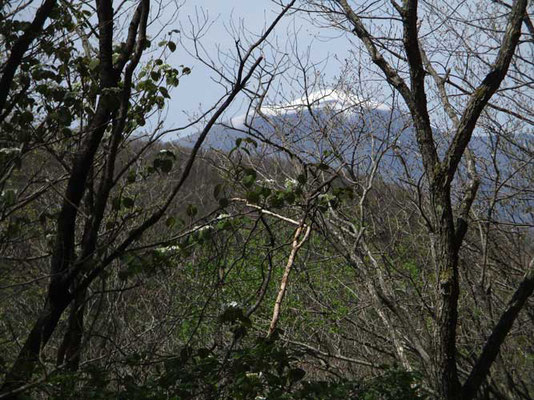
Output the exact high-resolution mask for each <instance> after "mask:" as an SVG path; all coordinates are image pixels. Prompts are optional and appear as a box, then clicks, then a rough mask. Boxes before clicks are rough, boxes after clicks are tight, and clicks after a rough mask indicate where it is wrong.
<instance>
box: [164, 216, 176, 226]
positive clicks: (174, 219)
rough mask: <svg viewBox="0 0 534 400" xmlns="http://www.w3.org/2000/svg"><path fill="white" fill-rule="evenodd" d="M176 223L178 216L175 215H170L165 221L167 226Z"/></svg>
mask: <svg viewBox="0 0 534 400" xmlns="http://www.w3.org/2000/svg"><path fill="white" fill-rule="evenodd" d="M175 224H176V218H174V217H169V218H167V221H165V225H167V227H169V228H172V227H173V226H174V225H175Z"/></svg>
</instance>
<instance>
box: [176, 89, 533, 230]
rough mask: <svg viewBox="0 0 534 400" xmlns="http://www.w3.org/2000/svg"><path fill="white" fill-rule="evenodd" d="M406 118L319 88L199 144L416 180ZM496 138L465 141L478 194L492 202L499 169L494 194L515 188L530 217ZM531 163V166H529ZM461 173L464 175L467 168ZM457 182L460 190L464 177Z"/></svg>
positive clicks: (438, 135) (440, 141) (523, 186)
mask: <svg viewBox="0 0 534 400" xmlns="http://www.w3.org/2000/svg"><path fill="white" fill-rule="evenodd" d="M410 121H411V120H410V118H409V116H408V115H407V114H406V113H405V112H403V111H402V110H400V109H392V108H391V107H389V106H388V105H386V104H382V103H378V102H375V101H373V100H371V99H362V98H359V97H357V96H353V95H351V94H350V93H347V92H344V91H340V90H321V91H317V92H313V93H310V94H307V95H304V96H302V97H300V98H297V99H295V100H293V101H290V102H287V103H284V104H271V105H263V106H261V107H257V108H256V109H254V110H251V111H250V112H249V113H248V114H246V115H242V116H239V117H236V118H232V119H231V120H229V121H226V122H223V123H221V124H218V125H217V126H215V127H214V128H213V129H212V131H211V132H210V133H209V135H208V137H207V138H206V140H205V142H204V144H203V147H204V148H213V149H217V150H222V151H230V150H231V149H233V148H235V147H236V144H237V143H238V142H239V143H240V145H241V146H247V149H248V150H249V151H250V152H257V153H258V154H262V155H275V154H276V155H282V154H288V152H285V151H282V148H283V149H285V150H288V151H289V152H290V153H291V154H293V155H294V156H296V157H298V158H299V159H301V160H302V161H304V162H308V163H318V162H324V163H327V164H329V165H331V166H341V165H345V166H348V167H350V168H352V169H353V171H354V172H355V173H356V174H368V173H369V172H370V170H371V168H373V166H374V164H375V163H376V162H379V164H380V169H379V173H380V175H381V177H382V178H383V179H385V180H390V181H395V182H398V181H399V178H402V180H403V181H405V182H406V180H407V179H408V180H412V182H417V181H419V178H420V177H421V175H422V163H421V159H420V154H419V152H418V150H417V145H416V143H415V135H414V131H413V127H412V125H411V122H410ZM197 138H198V134H193V135H190V136H188V137H186V138H182V139H180V140H179V141H178V143H179V144H180V145H182V146H191V145H192V144H194V142H195V141H196V139H197ZM240 138H241V139H245V138H249V139H253V140H254V142H255V145H254V146H253V145H252V144H250V143H248V142H247V141H244V140H238V139H240ZM494 139H495V138H493V137H490V136H474V137H473V138H472V140H471V142H470V148H471V149H472V150H473V152H474V154H475V157H476V159H477V168H478V171H479V174H480V175H481V179H482V185H481V187H480V189H479V199H481V200H482V199H484V198H486V199H488V202H489V201H490V200H489V199H490V198H491V197H492V196H493V195H494V190H495V187H496V184H495V181H494V176H496V175H498V176H499V177H500V179H504V178H503V177H505V176H510V179H509V180H508V181H507V182H506V185H501V186H500V189H499V190H500V191H501V192H500V194H498V197H503V198H504V197H510V198H511V197H513V196H510V195H511V194H513V193H522V194H521V195H520V198H521V200H520V201H519V203H521V204H518V206H517V208H516V211H514V212H513V214H514V215H512V217H513V218H516V217H518V216H519V217H521V219H524V218H526V219H527V220H530V221H532V220H533V215H532V213H531V212H528V213H526V214H525V213H524V212H523V211H522V209H525V207H526V208H527V209H528V208H529V207H531V206H532V205H534V199H532V191H531V190H530V191H529V189H528V185H529V183H528V179H526V178H525V177H524V176H523V174H524V173H525V172H524V171H525V168H524V166H521V165H519V164H521V162H519V161H517V160H515V159H514V157H513V156H510V155H505V154H504V153H501V152H500V151H499V152H496V151H495V148H496V147H495V146H496V142H495V140H494ZM435 140H436V142H437V146H438V152H439V153H440V154H441V155H443V154H444V151H445V149H446V146H447V144H448V142H449V141H450V137H448V136H447V133H446V132H443V131H441V130H440V129H437V128H436V129H435ZM517 140H518V141H525V142H526V144H525V146H527V147H529V148H532V142H533V140H532V136H530V135H518V138H517ZM501 150H502V149H501ZM518 165H519V167H518ZM518 168H520V169H519V170H518ZM530 168H531V170H532V165H531V166H530ZM516 170H518V171H519V173H516ZM497 171H498V174H497ZM459 175H460V176H465V168H464V167H461V170H460V174H459ZM456 183H457V185H455V186H456V189H457V190H458V193H459V195H460V194H461V192H462V187H463V185H462V182H461V179H458V180H457V182H456ZM523 193H527V195H526V196H525V195H524V194H523ZM528 193H530V197H529V196H528ZM512 208H515V207H512Z"/></svg>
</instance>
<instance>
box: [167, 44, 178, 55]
mask: <svg viewBox="0 0 534 400" xmlns="http://www.w3.org/2000/svg"><path fill="white" fill-rule="evenodd" d="M167 46H168V47H169V50H170V51H172V52H173V53H174V51H175V50H176V43H174V42H172V41H169V43H167Z"/></svg>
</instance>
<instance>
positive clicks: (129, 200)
mask: <svg viewBox="0 0 534 400" xmlns="http://www.w3.org/2000/svg"><path fill="white" fill-rule="evenodd" d="M122 204H124V207H126V208H132V207H133V206H134V204H135V201H134V199H132V198H131V197H124V198H123V199H122Z"/></svg>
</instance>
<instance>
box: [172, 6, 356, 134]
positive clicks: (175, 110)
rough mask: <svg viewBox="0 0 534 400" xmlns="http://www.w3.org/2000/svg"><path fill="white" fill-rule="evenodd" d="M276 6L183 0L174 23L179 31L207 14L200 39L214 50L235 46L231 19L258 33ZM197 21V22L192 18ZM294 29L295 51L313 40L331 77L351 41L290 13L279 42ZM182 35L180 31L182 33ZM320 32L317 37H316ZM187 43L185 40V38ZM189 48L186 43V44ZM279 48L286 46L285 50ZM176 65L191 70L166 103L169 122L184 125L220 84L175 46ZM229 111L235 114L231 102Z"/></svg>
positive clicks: (315, 52) (218, 91)
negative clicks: (297, 46) (328, 36)
mask: <svg viewBox="0 0 534 400" xmlns="http://www.w3.org/2000/svg"><path fill="white" fill-rule="evenodd" d="M278 10H280V7H279V6H277V5H275V4H274V3H273V2H272V1H270V0H233V1H231V0H185V2H184V5H183V6H182V8H181V9H180V12H179V15H178V19H177V22H176V25H178V28H179V29H181V30H182V32H183V34H184V33H187V32H188V31H189V30H190V27H191V22H190V21H193V22H195V21H196V19H197V15H203V13H204V15H206V14H207V15H208V16H209V20H210V21H212V22H213V24H212V25H211V27H210V29H209V30H208V32H207V34H206V35H205V36H204V37H203V40H202V43H203V45H204V47H205V49H206V50H207V51H208V53H210V55H213V56H214V57H215V56H216V54H217V47H218V46H219V47H220V48H221V49H222V50H227V49H233V48H234V40H233V38H232V35H231V33H230V32H228V29H229V26H230V23H231V21H234V24H235V23H242V24H243V26H244V28H245V29H247V30H248V31H250V32H254V33H261V31H262V30H263V29H264V27H265V26H266V25H268V24H270V23H271V21H272V20H273V19H274V18H275V17H276V15H277V11H278ZM195 24H196V22H195ZM294 31H298V43H299V51H304V50H305V49H306V48H307V47H308V46H309V45H310V44H311V45H312V52H311V54H312V57H313V61H321V60H325V59H327V58H328V60H329V61H328V63H327V64H326V68H325V70H324V73H325V74H326V76H327V77H332V76H334V75H335V74H337V73H338V71H339V67H340V62H338V61H337V60H336V57H335V56H336V54H339V57H340V58H341V59H343V58H344V57H346V53H347V51H348V47H349V46H350V44H349V43H348V42H347V40H346V39H344V38H332V39H330V38H328V39H325V38H324V37H322V35H327V34H331V31H330V32H327V31H324V32H322V33H321V31H320V30H319V29H318V28H316V27H314V26H313V25H312V24H311V23H310V22H309V21H307V20H305V19H303V18H302V17H293V16H290V17H288V18H287V19H286V20H285V22H284V23H283V24H281V25H280V26H279V27H278V30H277V32H276V35H277V37H278V42H277V43H278V45H279V46H280V47H282V46H287V42H288V32H294ZM183 34H182V35H183ZM318 35H320V36H321V39H320V40H317V36H318ZM183 40H184V41H185V44H186V45H187V39H183ZM189 47H190V45H189ZM280 50H282V51H284V49H281V48H280ZM169 61H170V62H171V63H172V64H174V65H180V64H185V65H187V66H189V67H191V68H192V71H193V72H192V74H191V75H189V76H187V77H184V79H182V81H181V83H180V86H179V87H178V88H177V89H175V90H174V91H173V96H172V100H171V102H170V105H169V113H168V117H167V121H166V122H167V123H168V125H169V124H172V125H174V127H176V126H178V125H184V124H185V123H186V122H187V119H188V118H187V114H186V113H189V114H191V113H193V112H198V111H199V110H201V109H202V110H204V109H206V108H208V107H209V106H210V105H212V104H213V103H214V101H216V100H217V99H218V98H219V96H220V95H221V94H222V91H221V89H220V87H218V85H217V84H216V83H214V82H213V81H212V79H211V77H212V76H213V73H212V72H210V71H209V69H208V68H206V67H205V66H203V65H202V64H201V63H199V62H198V61H196V60H194V59H193V58H192V57H190V56H189V55H188V54H187V53H186V52H185V50H184V49H183V48H182V47H181V46H178V49H177V50H176V52H175V53H173V54H172V56H171V58H170V60H169ZM233 113H239V111H238V110H236V107H234V111H233Z"/></svg>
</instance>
